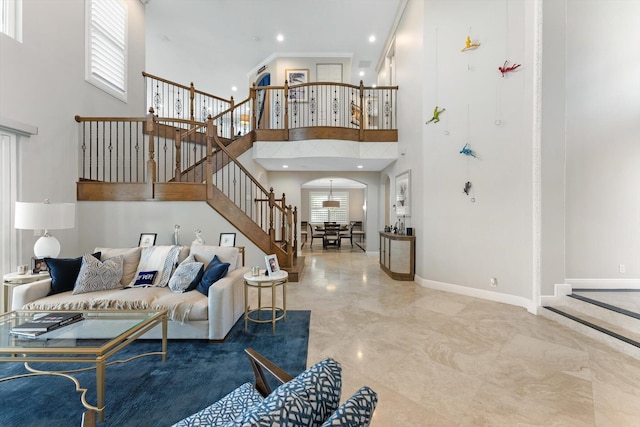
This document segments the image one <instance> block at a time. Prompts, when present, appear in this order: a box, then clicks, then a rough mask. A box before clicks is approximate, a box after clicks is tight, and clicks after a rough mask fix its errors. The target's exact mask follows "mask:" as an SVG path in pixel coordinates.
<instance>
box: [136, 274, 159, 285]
mask: <svg viewBox="0 0 640 427" xmlns="http://www.w3.org/2000/svg"><path fill="white" fill-rule="evenodd" d="M157 274H158V272H157V271H155V270H154V271H141V272H140V273H138V276H137V277H136V281H135V283H134V284H133V286H151V285H153V279H155V278H156V275H157Z"/></svg>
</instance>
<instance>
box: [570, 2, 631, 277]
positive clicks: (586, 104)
mask: <svg viewBox="0 0 640 427" xmlns="http://www.w3.org/2000/svg"><path fill="white" fill-rule="evenodd" d="M639 23H640V2H639V1H626V0H611V1H594V0H586V1H580V0H569V1H567V28H568V29H570V31H567V33H566V40H567V46H566V57H567V63H566V68H567V79H566V89H567V98H566V105H567V116H566V117H567V118H566V121H567V127H566V144H567V148H566V150H567V166H566V176H567V213H566V215H567V237H566V238H567V243H566V245H567V259H566V275H567V277H568V278H570V279H572V278H573V279H585V278H586V279H599V280H598V281H599V282H600V283H606V282H608V281H609V280H607V279H623V278H626V279H635V281H636V283H638V278H639V277H640V190H639V188H640V187H639V185H638V184H640V167H639V165H640V49H638V48H637V47H638V46H640V25H638V24H639ZM619 264H624V265H625V266H626V273H624V274H621V273H620V272H619V270H618V265H619Z"/></svg>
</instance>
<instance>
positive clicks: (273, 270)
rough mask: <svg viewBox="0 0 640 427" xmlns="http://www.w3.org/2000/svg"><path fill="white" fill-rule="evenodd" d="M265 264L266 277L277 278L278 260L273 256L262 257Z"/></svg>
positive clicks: (278, 271) (278, 270)
mask: <svg viewBox="0 0 640 427" xmlns="http://www.w3.org/2000/svg"><path fill="white" fill-rule="evenodd" d="M264 260H265V262H266V263H267V276H277V275H279V274H280V265H279V264H278V258H277V257H276V255H275V254H272V255H267V256H266V257H264Z"/></svg>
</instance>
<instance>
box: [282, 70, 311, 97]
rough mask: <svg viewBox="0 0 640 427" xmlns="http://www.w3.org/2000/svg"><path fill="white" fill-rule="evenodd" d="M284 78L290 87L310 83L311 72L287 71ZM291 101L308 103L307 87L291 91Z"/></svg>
mask: <svg viewBox="0 0 640 427" xmlns="http://www.w3.org/2000/svg"><path fill="white" fill-rule="evenodd" d="M284 78H285V79H286V80H287V81H288V82H289V86H293V85H299V84H302V83H309V70H308V69H287V70H285V77H284ZM289 101H298V102H307V87H306V86H303V87H296V88H293V89H289Z"/></svg>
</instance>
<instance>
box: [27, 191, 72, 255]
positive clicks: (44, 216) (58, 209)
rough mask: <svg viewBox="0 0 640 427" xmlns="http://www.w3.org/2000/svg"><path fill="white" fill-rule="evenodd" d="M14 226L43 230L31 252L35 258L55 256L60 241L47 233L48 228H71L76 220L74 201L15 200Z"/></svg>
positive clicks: (57, 252)
mask: <svg viewBox="0 0 640 427" xmlns="http://www.w3.org/2000/svg"><path fill="white" fill-rule="evenodd" d="M15 213H16V216H15V228H18V229H23V230H44V235H43V236H41V237H40V238H39V239H38V240H37V241H36V244H35V245H33V253H34V254H35V256H36V258H47V257H48V258H55V257H57V256H58V254H60V242H59V241H58V239H56V238H55V237H53V236H52V235H51V234H49V230H60V229H65V228H73V227H74V225H75V221H76V205H75V204H74V203H49V199H46V200H45V201H44V203H31V202H16V211H15Z"/></svg>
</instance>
